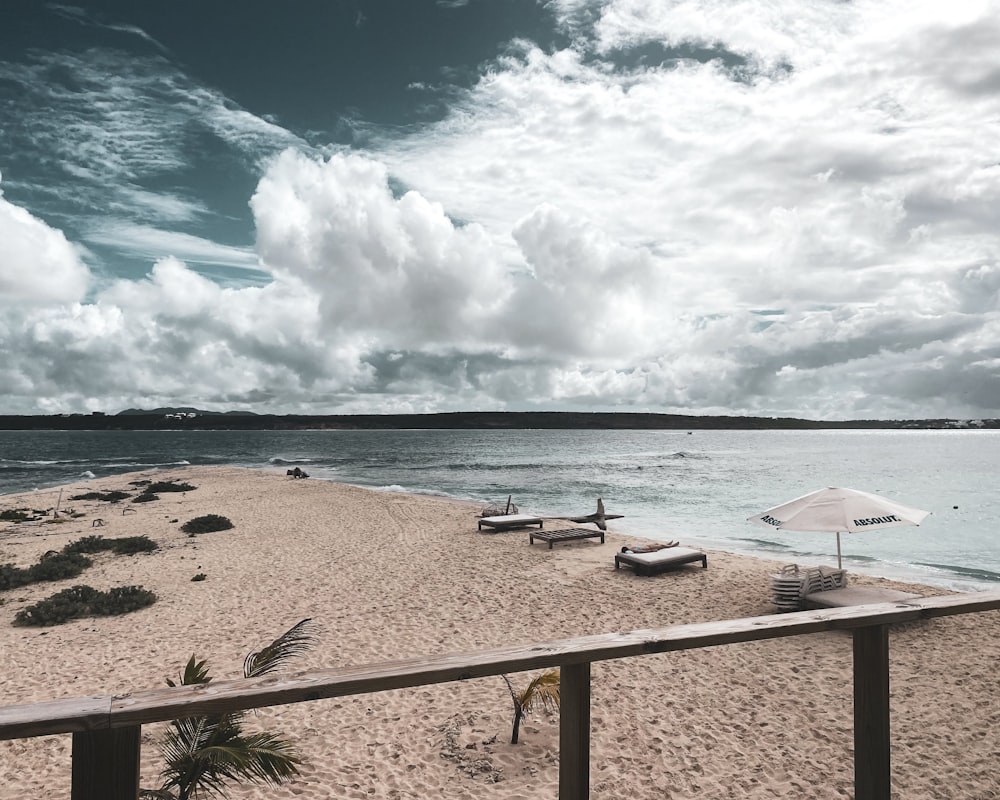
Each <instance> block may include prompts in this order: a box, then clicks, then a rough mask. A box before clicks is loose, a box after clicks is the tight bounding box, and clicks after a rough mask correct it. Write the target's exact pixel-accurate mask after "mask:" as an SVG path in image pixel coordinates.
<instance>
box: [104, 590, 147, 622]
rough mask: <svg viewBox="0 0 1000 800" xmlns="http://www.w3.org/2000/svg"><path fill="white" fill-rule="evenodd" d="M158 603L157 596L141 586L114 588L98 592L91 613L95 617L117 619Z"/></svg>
mask: <svg viewBox="0 0 1000 800" xmlns="http://www.w3.org/2000/svg"><path fill="white" fill-rule="evenodd" d="M155 602H156V595H155V594H154V593H153V592H151V591H149V590H148V589H143V588H142V587H141V586H113V587H112V588H110V589H108V591H106V592H98V593H97V595H96V596H95V597H94V599H93V600H91V602H90V613H91V614H93V615H94V616H95V617H115V616H118V615H120V614H129V613H131V612H132V611H138V610H139V609H140V608H146V606H151V605H153V603H155Z"/></svg>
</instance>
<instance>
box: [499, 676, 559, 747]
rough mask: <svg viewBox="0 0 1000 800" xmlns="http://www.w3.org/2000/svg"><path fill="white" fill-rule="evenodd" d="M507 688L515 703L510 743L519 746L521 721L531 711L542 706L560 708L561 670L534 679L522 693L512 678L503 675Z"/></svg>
mask: <svg viewBox="0 0 1000 800" xmlns="http://www.w3.org/2000/svg"><path fill="white" fill-rule="evenodd" d="M500 677H501V678H503V679H504V683H506V684H507V688H508V689H509V690H510V699H511V700H512V701H513V703H514V727H513V730H512V731H511V734H510V743H511V744H517V736H518V733H519V732H520V730H521V720H523V719H524V718H525V717H526V716H528V714H529V713H531V710H532V709H533V708H534V707H535V706H536V705H537V704H539V703H540V704H541V705H542V706H543V707H544V708H550V709H553V710H555V709H557V708H559V670H557V669H550V670H549V671H548V672H543V673H542V674H541V675H539V676H537V677H536V678H534V679H532V681H531V682H530V683H529V684H528V685H527V686H525V687H524V688H523V689H521V690H520V691H518V690H516V689H515V688H514V685H513V684H512V683H511V682H510V678H508V677H507V676H506V675H501V676H500Z"/></svg>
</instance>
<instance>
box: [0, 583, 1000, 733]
mask: <svg viewBox="0 0 1000 800" xmlns="http://www.w3.org/2000/svg"><path fill="white" fill-rule="evenodd" d="M996 609H1000V591H997V592H976V593H970V594H960V595H946V596H941V597H925V598H919V599H915V600H908V601H906V602H900V603H880V604H878V605H869V606H851V607H847V608H836V609H822V610H818V611H802V612H796V613H791V614H772V615H768V616H763V617H749V618H746V619H735V620H722V621H718V622H702V623H696V624H691V625H677V626H674V627H671V628H659V629H651V630H638V631H629V632H625V633H606V634H597V635H594V636H585V637H580V638H576V639H565V640H560V641H553V642H542V643H537V644H525V645H515V646H511V647H505V648H500V649H497V650H488V651H481V652H474V653H457V654H451V655H443V656H435V657H431V658H418V659H411V660H406V661H397V662H389V663H382V664H370V665H362V666H356V667H346V668H338V669H332V670H321V671H317V672H310V673H301V674H297V675H288V676H267V677H264V678H256V679H251V680H240V681H219V682H214V681H213V682H212V683H210V684H206V685H202V686H182V687H177V688H173V689H171V688H164V689H151V690H147V691H141V692H135V693H133V694H130V695H123V696H120V697H115V698H91V699H89V700H66V701H54V702H52V703H42V704H38V705H34V706H19V707H11V708H7V709H3V708H0V739H20V738H27V737H30V736H41V735H44V734H49V733H67V732H74V731H81V730H94V729H97V728H99V727H107V726H110V727H128V726H131V725H139V724H145V723H148V722H159V721H165V720H170V719H176V718H178V717H182V716H191V715H196V714H207V713H225V712H229V711H237V710H242V709H251V708H263V707H266V706H274V705H283V704H286V703H299V702H304V701H309V700H319V699H322V698H331V697H343V696H347V695H355V694H366V693H370V692H380V691H386V690H389V689H403V688H408V687H413V686H422V685H431V684H435V683H445V682H448V681H459V680H468V679H472V678H483V677H489V676H493V675H499V674H501V673H505V672H506V673H510V672H522V671H527V670H533V669H546V668H551V667H563V666H567V665H572V664H584V663H589V662H593V661H603V660H607V659H614V658H627V657H631V656H637V655H645V654H650V653H664V652H673V651H679V650H691V649H695V648H699V647H715V646H718V645H726V644H737V643H739V642H748V641H756V640H762V639H775V638H780V637H786V636H798V635H802V634H808V633H819V632H822V631H828V630H853V629H855V628H863V627H865V626H870V625H890V624H893V623H899V622H907V621H911V620H916V619H925V618H930V617H938V616H945V615H951V614H965V613H970V612H979V611H989V610H996ZM102 702H103V703H105V704H110V707H111V710H110V720H109V721H103V722H102V721H101V719H100V718H99V716H98V715H96V714H95V711H94V709H95V708H97V707H98V705H99V704H100V703H102ZM81 703H82V704H83V705H81ZM103 713H104V714H107V713H108V712H107V707H106V706H105V710H104V712H103ZM104 719H105V720H107V717H105V718H104Z"/></svg>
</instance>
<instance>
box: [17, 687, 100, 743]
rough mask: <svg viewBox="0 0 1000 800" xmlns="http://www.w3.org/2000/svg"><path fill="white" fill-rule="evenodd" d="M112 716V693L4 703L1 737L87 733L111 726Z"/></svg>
mask: <svg viewBox="0 0 1000 800" xmlns="http://www.w3.org/2000/svg"><path fill="white" fill-rule="evenodd" d="M110 720H111V698H110V697H78V698H73V699H71V700H49V701H46V702H44V703H30V704H25V705H17V706H4V707H0V739H29V738H31V737H33V736H48V735H50V734H54V733H77V732H81V733H85V732H86V731H96V730H101V729H106V728H108V727H109V726H110Z"/></svg>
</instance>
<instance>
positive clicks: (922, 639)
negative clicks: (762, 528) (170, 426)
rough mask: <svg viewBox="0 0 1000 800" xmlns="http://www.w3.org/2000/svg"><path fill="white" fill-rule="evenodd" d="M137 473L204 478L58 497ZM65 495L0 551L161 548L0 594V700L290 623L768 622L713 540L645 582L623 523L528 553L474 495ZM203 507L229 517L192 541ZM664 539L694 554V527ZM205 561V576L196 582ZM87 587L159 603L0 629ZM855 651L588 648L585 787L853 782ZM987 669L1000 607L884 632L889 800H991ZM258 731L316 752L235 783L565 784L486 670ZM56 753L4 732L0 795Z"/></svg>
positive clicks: (258, 638)
mask: <svg viewBox="0 0 1000 800" xmlns="http://www.w3.org/2000/svg"><path fill="white" fill-rule="evenodd" d="M140 479H147V480H155V481H163V480H169V479H174V480H177V481H178V482H186V483H190V484H192V485H193V486H195V487H196V488H195V489H194V490H192V491H189V492H185V493H163V494H161V495H160V499H159V500H157V501H154V502H150V503H141V504H125V503H122V504H113V505H109V504H108V503H101V502H98V501H74V500H70V499H69V498H70V497H71V496H72V495H74V494H79V493H81V492H83V491H86V490H100V491H110V490H124V491H130V492H131V493H133V494H135V493H136V492H137V491H138V490H137V489H136V487H135V486H133V485H131V484H132V482H133V481H137V480H140ZM62 492H63V494H62V499H61V501H59V502H60V508H61V509H63V510H65V509H67V508H73V510H74V511H75V512H76V513H77V514H81V515H82V516H79V517H76V518H67V517H63V519H65V520H66V521H64V522H61V523H58V524H56V523H48V522H45V521H41V522H38V523H21V524H19V525H14V524H12V523H0V563H13V564H15V565H16V566H19V567H27V566H29V565H30V564H32V563H34V562H35V561H36V560H37V559H38V558H39V557H40V556H41V555H42V554H44V553H45V552H47V551H50V550H58V549H60V548H62V547H63V546H65V545H66V544H67V543H69V542H71V541H74V540H78V539H80V538H82V537H84V536H90V535H100V536H103V537H105V538H118V537H123V536H138V535H147V536H149V538H151V539H153V540H154V541H156V542H157V544H158V545H159V549H158V550H157V551H155V552H152V553H149V554H142V555H136V556H120V555H99V556H95V557H94V565H93V566H92V567H90V568H89V569H88V570H86V571H85V572H84V573H83V574H82V575H81V576H79V577H78V578H75V579H71V580H68V581H59V582H56V583H42V584H32V585H29V586H25V587H22V588H19V589H13V590H9V591H6V592H2V593H0V599H2V601H3V603H2V605H0V698H2V700H0V703H2V704H3V705H14V704H23V703H30V702H36V701H42V700H50V699H56V698H72V697H83V696H88V695H109V694H116V693H123V692H128V691H135V690H141V689H146V688H155V687H160V686H163V685H164V679H165V678H167V677H170V678H173V679H176V678H177V676H178V675H179V673H180V672H181V671H182V669H183V667H184V664H185V662H186V661H187V660H188V658H189V657H190V656H191V655H192V654H196V655H197V656H198V658H199V659H201V658H205V659H207V660H208V666H209V668H210V671H211V674H212V675H213V677H214V678H215V679H216V680H224V679H231V678H238V677H240V675H241V674H242V673H241V670H242V663H243V658H244V657H245V656H246V655H247V653H249V652H251V651H253V650H257V649H259V648H260V647H261V646H263V645H265V644H267V643H268V642H270V641H271V640H272V639H273V638H274V637H275V636H277V635H279V634H280V633H282V632H284V631H285V630H287V629H288V628H289V627H291V626H292V625H293V624H294V623H296V622H298V621H299V620H300V619H303V618H305V617H311V618H312V619H313V620H314V621H315V623H316V624H317V628H318V641H317V644H316V646H315V647H314V648H313V649H312V650H311V651H310V652H308V653H306V654H305V655H304V656H303V657H301V658H299V659H297V660H296V661H295V662H294V663H293V664H292V665H291V666H290V667H289V668H288V669H289V670H290V671H302V670H310V669H323V668H332V667H341V666H352V665H364V664H370V663H376V662H382V661H390V660H402V659H406V658H413V657H419V656H429V655H440V654H446V653H455V652H469V651H475V650H481V649H489V648H497V647H503V646H507V645H514V644H524V643H533V642H543V641H550V640H554V639H565V638H572V637H577V636H585V635H590V634H599V633H608V632H614V631H627V630H636V629H643V628H659V627H667V626H670V625H675V624H682V623H690V622H705V621H710V620H722V619H731V618H738V617H749V616H759V615H764V614H770V613H772V612H773V611H774V607H773V606H772V605H771V604H770V602H769V597H768V595H769V576H770V574H771V573H773V572H775V571H777V569H778V568H779V567H780V566H781V565H780V564H779V563H778V562H769V561H764V560H759V559H755V558H750V557H745V556H735V555H731V554H727V553H721V552H709V553H708V556H709V566H708V569H707V570H703V569H701V567H700V565H689V566H687V567H684V568H683V569H680V570H678V571H676V572H672V573H667V574H664V575H660V576H657V577H653V578H646V577H640V576H635V575H633V574H632V573H631V572H630V571H628V570H618V571H616V570H615V569H614V553H615V552H616V551H617V550H619V549H620V547H621V546H622V545H623V544H625V543H629V542H635V541H638V539H637V538H636V537H632V536H629V535H627V530H628V519H627V517H626V518H625V519H622V520H617V521H616V522H615V523H612V528H613V530H612V531H610V532H609V533H608V536H607V542H606V543H605V544H600V542H599V540H597V539H588V540H582V541H571V542H566V543H560V544H556V545H555V547H554V548H552V549H551V550H550V549H549V548H548V546H547V545H546V544H545V543H536V544H534V545H529V544H528V532H527V531H520V530H518V531H508V532H503V533H488V532H479V531H478V530H477V525H476V515H477V513H478V512H479V507H478V506H475V505H473V504H465V503H458V502H455V501H450V500H443V499H440V498H433V497H427V496H414V495H405V494H396V493H389V492H378V491H372V490H369V489H362V488H358V487H353V486H347V485H342V484H336V483H330V482H326V481H318V480H314V479H308V480H293V479H291V478H289V477H287V476H286V475H285V474H284V472H282V471H264V470H246V469H237V468H227V467H186V468H179V469H171V470H158V471H153V472H144V473H132V474H128V475H119V476H115V477H111V478H105V479H100V480H90V481H86V482H81V483H79V484H74V485H73V486H72V487H63V489H62ZM57 496H58V489H53V490H45V491H40V492H32V493H25V494H22V495H7V496H3V497H0V510H3V509H9V508H18V507H30V508H42V509H44V508H50V507H53V506H54V505H55V503H56V499H57ZM126 509H128V511H129V513H123V510H126ZM624 511H625V513H626V514H627V509H625V510H624ZM204 514H219V515H222V516H225V517H228V518H229V519H230V520H231V521H232V522H233V523H234V528H233V529H231V530H228V531H219V532H215V533H206V534H200V535H198V536H194V537H189V536H188V535H187V534H185V533H183V532H181V530H180V525H181V524H182V523H184V522H185V521H187V520H189V519H192V518H194V517H196V516H201V515H204ZM95 519H103V521H104V524H103V526H100V527H95V526H94V520H95ZM557 526H558V523H557V522H551V523H550V522H546V528H549V527H557ZM572 526H573V525H572V523H569V524H567V525H566V526H565V527H572ZM664 533H665V535H668V536H669V538H671V539H676V540H679V541H680V542H681V544H684V543H685V541H684V540H685V532H684V531H673V530H671V531H665V532H664ZM199 573H201V574H204V575H205V576H206V578H205V580H203V581H192V580H191V579H192V578H193V577H194V576H195V575H197V574H199ZM851 579H852V582H853V583H858V584H874V585H880V586H891V587H893V588H897V589H902V590H904V591H915V592H918V593H920V594H944V593H946V592H944V591H943V590H941V589H936V588H930V587H914V586H912V585H909V584H899V583H893V582H889V581H882V580H879V579H875V578H868V577H866V576H851ZM80 583H83V584H87V585H90V586H93V587H94V588H97V589H108V588H111V587H112V586H122V585H142V586H144V587H145V588H147V589H150V590H152V591H154V592H155V593H156V594H157V596H158V598H159V599H158V601H157V602H156V603H155V604H154V605H152V606H151V607H149V608H146V609H143V610H140V611H137V612H134V613H131V614H126V615H123V616H120V617H105V618H97V619H81V620H75V621H71V622H68V623H65V624H62V625H58V626H53V627H47V628H24V627H14V626H13V625H12V624H11V621H12V620H13V618H14V615H15V613H16V612H17V611H18V610H20V609H21V608H24V607H25V606H27V605H28V604H30V603H34V602H37V601H38V600H40V599H42V598H44V597H47V596H49V595H51V594H52V593H54V592H55V591H58V590H59V589H62V588H66V587H67V586H70V585H74V584H80ZM851 652H852V646H851V637H850V635H849V634H847V633H840V632H828V633H822V634H815V635H809V636H802V637H796V638H794V639H789V640H774V641H765V642H755V643H748V644H741V645H730V646H725V647H714V648H707V649H702V650H696V651H691V652H687V653H674V654H659V655H655V656H645V657H641V658H631V659H622V660H619V661H613V662H598V663H595V664H594V665H593V668H592V711H591V714H592V740H591V793H592V796H593V797H601V798H622V799H623V800H624V798H629V800H633V799H634V798H644V797H657V798H695V797H712V798H773V797H787V798H801V797H812V798H848V797H851V796H852V795H853V752H852V751H853V736H852V694H851V685H852V672H851V669H852V661H851ZM998 659H1000V612H985V613H980V614H970V615H965V616H961V617H951V618H943V619H935V620H928V621H921V622H915V623H907V624H905V625H900V626H896V627H894V628H893V629H892V631H891V633H890V660H891V679H892V684H891V688H892V730H893V752H892V758H893V776H894V779H893V790H894V796H895V795H896V794H898V796H900V797H906V798H908V800H909V798H945V797H947V798H957V797H966V798H976V800H982V799H984V798H991V797H1000V775H997V773H996V770H995V763H996V760H997V758H998V756H1000V682H998V681H996V679H995V675H994V668H995V664H996V663H997V662H998ZM530 677H532V674H531V673H527V674H525V675H523V676H517V677H516V678H515V683H517V682H518V680H523V681H524V682H526V681H527V680H528V679H529V678H530ZM249 720H250V724H252V725H259V726H262V727H266V728H268V729H270V730H274V731H278V732H280V733H282V735H284V736H285V737H287V738H288V739H290V740H292V741H293V742H294V743H295V745H296V746H297V747H298V749H299V750H300V752H301V753H302V755H303V756H304V757H305V759H306V763H305V764H304V766H303V768H302V774H301V775H300V776H299V777H298V778H297V779H295V780H294V781H293V782H291V783H288V784H285V785H283V786H281V787H277V788H275V787H269V786H237V787H234V788H233V790H232V792H231V797H233V798H265V797H266V798H293V797H298V798H325V797H331V796H333V797H344V798H371V797H375V798H394V799H395V798H399V799H400V800H402V798H415V797H441V798H488V799H490V798H496V799H497V800H517V799H519V798H555V797H556V796H557V787H558V720H557V718H556V716H555V715H550V714H547V713H545V712H536V713H535V714H533V715H532V716H529V717H528V719H527V720H526V723H525V724H524V725H523V726H522V730H521V737H520V743H519V744H517V745H510V744H509V740H510V732H511V701H510V697H509V694H508V692H507V688H506V686H505V685H504V683H503V681H502V680H501V679H500V678H484V679H478V680H470V681H464V682H461V683H454V684H443V685H437V686H430V687H418V688H415V689H407V690H394V691H390V692H383V693H379V694H373V695H365V696H359V697H347V698H340V699H330V700H323V701H317V702H312V703H302V704H298V705H294V706H284V707H277V708H269V709H264V710H262V711H261V712H259V713H258V714H256V715H253V716H251V717H250V718H249ZM163 728H164V726H163V725H162V724H159V725H149V726H145V727H144V728H143V742H142V747H143V756H142V785H143V786H144V787H154V786H157V785H158V781H157V779H156V776H157V773H158V771H159V765H158V750H157V746H156V745H157V742H158V740H159V738H160V736H161V735H162V732H163ZM70 745H71V741H70V737H69V736H50V737H42V738H39V739H32V740H15V741H10V742H0V800H6V798H15V797H17V798H20V797H42V796H45V797H68V796H69V765H70Z"/></svg>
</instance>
